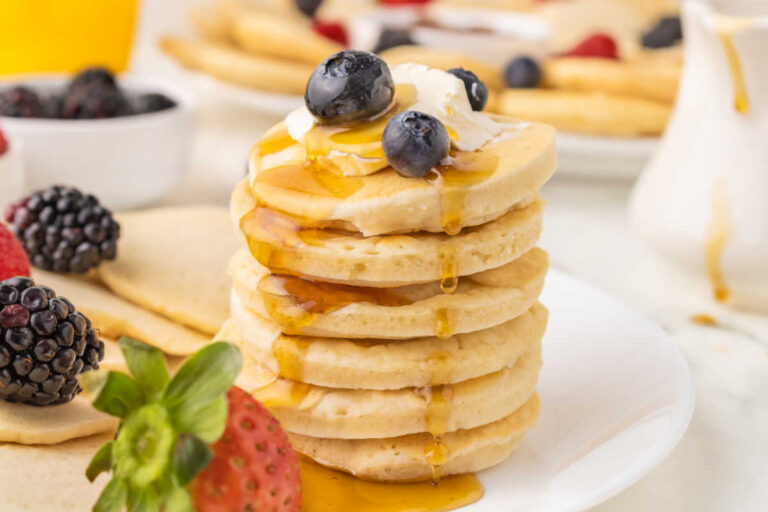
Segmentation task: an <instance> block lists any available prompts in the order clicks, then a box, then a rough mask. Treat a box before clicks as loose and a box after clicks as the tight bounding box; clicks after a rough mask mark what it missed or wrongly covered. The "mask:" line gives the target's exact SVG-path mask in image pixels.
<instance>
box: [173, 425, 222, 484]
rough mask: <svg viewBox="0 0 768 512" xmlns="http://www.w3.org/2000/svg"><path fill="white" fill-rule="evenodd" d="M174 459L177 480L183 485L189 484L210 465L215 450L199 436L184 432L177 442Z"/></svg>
mask: <svg viewBox="0 0 768 512" xmlns="http://www.w3.org/2000/svg"><path fill="white" fill-rule="evenodd" d="M173 459H174V460H173V466H174V472H175V473H176V479H177V481H178V482H179V484H181V485H187V484H188V483H189V482H190V481H192V479H193V478H195V477H196V476H197V474H198V473H200V472H201V471H202V470H204V469H205V468H206V466H208V464H209V463H210V462H211V459H213V452H212V451H211V449H210V448H208V445H207V444H206V443H205V441H203V440H202V439H200V438H199V437H197V436H193V435H190V434H182V435H181V436H179V440H178V441H177V442H176V451H175V453H174V457H173Z"/></svg>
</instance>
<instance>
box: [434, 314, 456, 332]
mask: <svg viewBox="0 0 768 512" xmlns="http://www.w3.org/2000/svg"><path fill="white" fill-rule="evenodd" d="M435 336H437V337H438V338H440V339H441V340H447V339H448V338H450V337H451V336H453V320H452V318H451V312H450V310H449V309H448V308H437V309H435Z"/></svg>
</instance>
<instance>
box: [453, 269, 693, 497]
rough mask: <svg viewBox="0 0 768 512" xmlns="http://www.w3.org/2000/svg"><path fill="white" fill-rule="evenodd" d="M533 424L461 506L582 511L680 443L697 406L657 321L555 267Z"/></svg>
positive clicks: (680, 360)
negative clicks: (481, 493)
mask: <svg viewBox="0 0 768 512" xmlns="http://www.w3.org/2000/svg"><path fill="white" fill-rule="evenodd" d="M542 302H543V303H544V304H546V305H547V306H548V307H549V309H550V312H551V316H550V325H549V328H548V330H547V334H546V336H545V339H544V367H543V369H542V373H541V380H540V384H539V394H540V396H541V402H542V409H541V415H540V417H539V421H538V424H537V426H536V427H535V428H534V429H533V430H532V431H531V432H530V433H529V434H528V435H527V436H526V437H525V438H524V441H523V443H522V445H521V446H520V448H519V450H518V451H517V452H515V453H514V454H513V455H512V456H511V457H510V458H509V459H508V460H507V461H506V462H505V463H503V464H502V465H500V466H498V467H496V468H493V469H490V470H488V471H484V472H482V473H480V475H479V477H480V480H481V481H482V482H483V484H484V485H485V497H484V498H483V499H481V500H480V501H478V502H477V503H475V504H473V505H470V506H468V507H466V508H464V509H461V510H462V512H464V511H466V512H500V511H503V512H512V511H515V512H519V511H525V512H533V511H547V512H553V511H578V510H585V509H588V508H590V507H593V506H595V505H597V504H598V503H600V502H602V501H605V500H606V499H608V498H610V497H611V496H613V495H615V494H616V493H618V492H619V491H621V490H623V489H626V488H627V487H629V486H630V485H631V484H632V483H634V482H636V481H637V480H639V479H640V478H641V477H642V476H644V475H645V474H647V473H648V472H649V471H650V470H651V469H652V468H653V467H654V466H656V465H657V464H658V463H659V462H660V461H661V460H662V459H663V458H664V457H665V456H666V455H667V454H668V453H669V452H670V451H671V450H672V448H673V447H674V446H675V445H676V444H677V443H678V441H680V438H681V437H682V435H683V433H684V432H685V430H686V428H687V426H688V422H689V420H690V418H691V414H692V412H693V402H694V391H693V384H692V382H691V379H690V374H689V372H688V366H687V364H686V362H685V360H684V359H683V357H682V355H681V354H680V352H679V351H678V349H677V347H676V346H675V345H674V344H673V343H672V342H671V341H670V339H669V338H668V337H667V335H666V334H665V333H664V332H663V331H662V330H661V328H659V327H658V326H656V325H655V324H653V323H652V322H650V321H649V320H647V319H645V318H644V317H643V316H641V315H640V314H639V313H637V312H635V311H633V310H631V309H630V308H628V307H627V306H625V305H623V304H621V303H620V302H618V301H617V300H615V299H613V298H611V297H610V296H608V295H606V294H604V293H603V292H601V291H599V290H597V289H595V288H593V287H591V286H589V285H586V284H584V283H582V282H580V281H578V280H576V279H573V278H571V277H569V276H567V275H565V274H564V273H562V272H559V271H557V270H553V271H552V272H551V274H550V276H549V277H548V280H547V285H546V288H545V290H544V294H543V297H542Z"/></svg>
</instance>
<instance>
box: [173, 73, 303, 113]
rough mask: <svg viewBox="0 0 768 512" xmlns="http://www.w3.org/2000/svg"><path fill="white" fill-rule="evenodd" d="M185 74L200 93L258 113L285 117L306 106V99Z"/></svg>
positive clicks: (196, 74)
mask: <svg viewBox="0 0 768 512" xmlns="http://www.w3.org/2000/svg"><path fill="white" fill-rule="evenodd" d="M185 74H186V75H187V76H188V78H189V83H190V84H191V85H192V88H193V89H194V90H195V91H197V92H198V93H201V94H206V95H210V96H213V97H215V98H217V99H219V100H223V101H226V102H229V103H232V104H234V105H237V106H241V107H245V108H248V109H251V110H255V111H257V112H262V113H265V114H274V115H277V116H284V115H287V114H288V113H289V112H292V111H293V110H296V109H297V108H299V107H300V106H302V105H303V104H304V98H302V97H301V96H297V95H294V94H278V93H276V92H267V91H260V90H258V89H248V88H246V87H240V86H239V85H233V84H229V83H227V82H223V81H221V80H218V79H216V78H214V77H212V76H209V75H206V74H204V73H199V72H195V71H188V70H185Z"/></svg>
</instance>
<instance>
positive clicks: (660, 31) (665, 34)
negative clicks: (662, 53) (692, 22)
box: [642, 16, 683, 48]
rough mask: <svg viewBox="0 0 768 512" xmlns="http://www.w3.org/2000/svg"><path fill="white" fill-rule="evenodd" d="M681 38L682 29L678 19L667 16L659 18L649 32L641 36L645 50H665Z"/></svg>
mask: <svg viewBox="0 0 768 512" xmlns="http://www.w3.org/2000/svg"><path fill="white" fill-rule="evenodd" d="M682 38H683V27H682V24H681V23H680V18H679V17H677V16H667V17H665V18H661V19H660V20H659V22H658V23H657V24H656V26H655V27H653V28H652V29H651V30H650V31H648V32H647V33H645V34H644V35H643V41H642V42H643V46H644V47H645V48H667V47H669V46H672V45H673V44H675V43H677V42H678V41H680V40H681V39H682Z"/></svg>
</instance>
